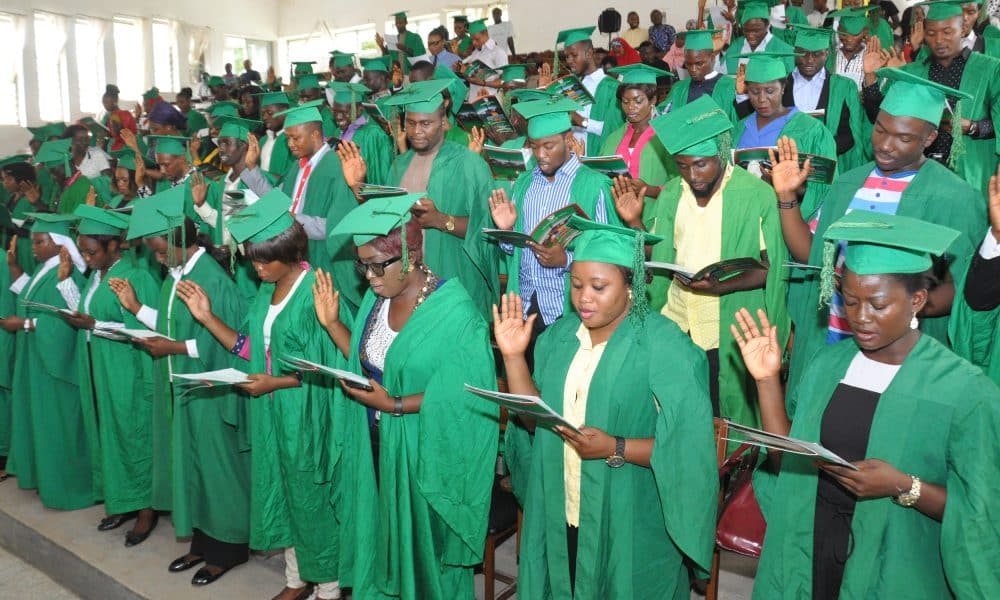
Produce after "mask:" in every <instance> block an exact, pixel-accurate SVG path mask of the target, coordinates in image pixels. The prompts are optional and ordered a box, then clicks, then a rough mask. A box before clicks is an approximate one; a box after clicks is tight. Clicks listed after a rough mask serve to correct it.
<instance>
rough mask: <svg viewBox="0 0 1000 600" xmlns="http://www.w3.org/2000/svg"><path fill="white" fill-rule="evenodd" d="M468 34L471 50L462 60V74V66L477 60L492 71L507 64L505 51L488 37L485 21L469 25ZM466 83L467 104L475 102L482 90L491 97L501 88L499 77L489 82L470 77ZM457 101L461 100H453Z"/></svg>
mask: <svg viewBox="0 0 1000 600" xmlns="http://www.w3.org/2000/svg"><path fill="white" fill-rule="evenodd" d="M469 33H470V34H472V47H473V50H472V53H471V54H469V56H467V57H466V58H464V59H462V63H463V66H462V67H461V69H462V70H463V72H464V71H465V70H466V69H467V67H465V66H464V65H468V64H470V63H472V62H473V61H477V60H478V61H480V62H482V63H483V64H485V65H486V66H487V67H490V68H493V69H495V68H497V67H502V66H504V65H506V64H507V50H505V49H504V48H501V47H500V44H498V43H497V41H496V40H494V39H493V38H491V37H490V33H489V30H487V28H486V20H485V19H479V20H478V21H473V22H472V23H470V24H469ZM468 82H469V96H468V101H469V102H475V101H476V100H477V99H478V98H479V95H480V93H481V91H482V90H485V91H486V93H487V94H489V95H490V96H492V95H494V94H496V90H497V89H499V88H500V86H501V82H500V78H499V77H496V78H494V79H490V80H484V79H482V78H480V77H470V78H468ZM459 100H461V99H460V98H456V99H455V101H456V102H457V101H459Z"/></svg>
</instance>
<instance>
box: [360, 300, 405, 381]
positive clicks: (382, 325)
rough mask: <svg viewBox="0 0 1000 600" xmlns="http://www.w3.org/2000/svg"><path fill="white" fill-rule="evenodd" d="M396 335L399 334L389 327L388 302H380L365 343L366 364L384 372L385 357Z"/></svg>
mask: <svg viewBox="0 0 1000 600" xmlns="http://www.w3.org/2000/svg"><path fill="white" fill-rule="evenodd" d="M398 335H399V332H398V331H393V329H392V327H390V326H389V301H388V300H386V301H384V302H382V307H381V308H380V309H379V311H378V314H377V315H375V322H374V323H372V331H371V334H370V335H369V336H368V339H367V340H366V341H365V354H367V355H368V362H370V363H371V364H372V365H374V366H375V368H377V369H378V370H379V371H385V357H386V355H387V354H388V353H389V347H390V346H392V343H393V342H394V341H395V340H396V336H398Z"/></svg>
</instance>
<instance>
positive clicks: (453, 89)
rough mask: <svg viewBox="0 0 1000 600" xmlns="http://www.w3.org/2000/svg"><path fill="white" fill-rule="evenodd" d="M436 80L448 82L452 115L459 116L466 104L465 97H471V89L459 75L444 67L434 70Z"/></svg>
mask: <svg viewBox="0 0 1000 600" xmlns="http://www.w3.org/2000/svg"><path fill="white" fill-rule="evenodd" d="M434 79H439V80H441V81H447V82H448V94H450V95H451V113H452V114H458V111H459V110H461V108H462V103H463V102H465V97H466V96H468V95H469V87H468V86H467V85H465V82H464V81H462V78H461V77H459V76H458V74H457V73H455V72H454V71H452V70H451V69H449V68H448V67H446V66H444V65H438V66H437V68H435V69H434Z"/></svg>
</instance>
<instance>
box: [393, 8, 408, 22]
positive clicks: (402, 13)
mask: <svg viewBox="0 0 1000 600" xmlns="http://www.w3.org/2000/svg"><path fill="white" fill-rule="evenodd" d="M392 16H393V17H395V18H397V19H403V20H404V21H405V20H406V11H405V10H401V11H399V12H394V13H392Z"/></svg>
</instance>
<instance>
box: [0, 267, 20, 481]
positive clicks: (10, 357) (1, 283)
mask: <svg viewBox="0 0 1000 600" xmlns="http://www.w3.org/2000/svg"><path fill="white" fill-rule="evenodd" d="M10 284H11V280H10V267H8V266H7V255H6V254H4V261H3V263H0V315H12V314H14V313H15V311H17V296H16V295H15V294H14V293H13V292H12V291H10ZM16 341H17V334H16V333H14V332H10V331H7V330H6V329H3V330H2V331H0V481H3V480H4V479H6V478H7V457H8V456H10V434H11V424H12V423H11V411H12V410H13V399H14V395H13V385H12V383H13V380H14V348H15V342H16Z"/></svg>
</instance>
